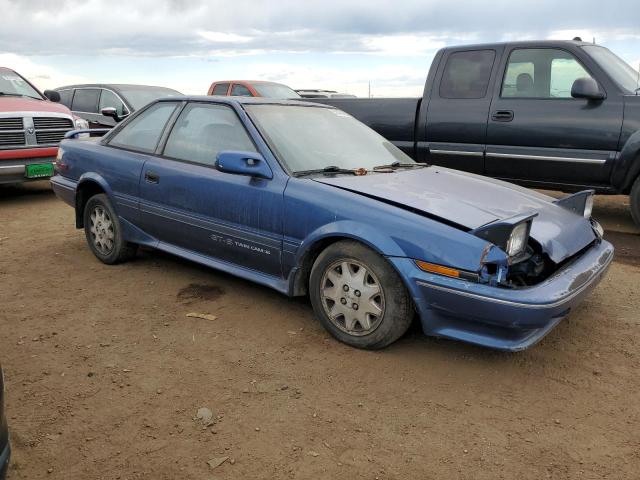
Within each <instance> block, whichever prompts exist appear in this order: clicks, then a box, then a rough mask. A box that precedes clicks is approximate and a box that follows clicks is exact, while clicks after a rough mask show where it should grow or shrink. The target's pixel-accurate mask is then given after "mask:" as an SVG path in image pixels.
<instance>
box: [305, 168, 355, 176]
mask: <svg viewBox="0 0 640 480" xmlns="http://www.w3.org/2000/svg"><path fill="white" fill-rule="evenodd" d="M357 172H358V169H349V168H341V167H338V166H336V165H328V166H326V167H324V168H316V169H313V170H300V171H298V172H294V173H293V175H294V176H296V177H301V176H304V175H313V174H314V173H350V174H351V175H358V173H357Z"/></svg>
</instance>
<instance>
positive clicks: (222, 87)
mask: <svg viewBox="0 0 640 480" xmlns="http://www.w3.org/2000/svg"><path fill="white" fill-rule="evenodd" d="M207 95H221V96H232V97H265V98H278V99H283V100H286V99H290V98H301V97H300V95H298V93H297V92H296V91H295V90H293V89H292V88H289V87H287V86H286V85H283V84H282V83H276V82H265V81H262V80H221V81H218V82H213V83H212V84H211V86H210V87H209V91H208V92H207Z"/></svg>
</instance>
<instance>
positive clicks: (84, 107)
mask: <svg viewBox="0 0 640 480" xmlns="http://www.w3.org/2000/svg"><path fill="white" fill-rule="evenodd" d="M99 98H100V89H98V88H77V89H76V93H75V95H74V96H73V105H72V107H71V110H73V111H74V112H86V113H98V99H99Z"/></svg>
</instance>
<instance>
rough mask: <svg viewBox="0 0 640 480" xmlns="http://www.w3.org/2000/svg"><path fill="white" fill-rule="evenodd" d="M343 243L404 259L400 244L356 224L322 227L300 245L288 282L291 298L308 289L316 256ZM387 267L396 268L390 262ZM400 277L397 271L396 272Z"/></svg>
mask: <svg viewBox="0 0 640 480" xmlns="http://www.w3.org/2000/svg"><path fill="white" fill-rule="evenodd" d="M342 240H351V241H355V242H358V243H361V244H363V245H364V246H365V247H368V248H370V249H371V250H373V251H374V252H376V253H378V254H379V255H380V256H382V257H386V256H406V255H405V253H404V252H403V251H402V249H401V248H400V247H399V245H398V244H397V243H396V242H395V241H393V239H392V238H390V237H388V236H386V235H383V234H381V233H380V231H378V230H374V229H372V228H370V227H368V226H366V225H360V224H356V223H355V222H337V224H334V225H332V226H330V227H323V228H321V229H319V230H318V231H316V232H314V233H313V234H311V235H309V236H308V237H307V239H306V240H305V241H304V242H303V243H302V244H301V245H300V247H299V249H298V251H297V252H296V261H295V268H294V270H293V272H292V273H293V275H292V277H291V280H290V287H289V290H290V294H291V296H302V295H306V294H307V292H308V290H309V288H308V286H309V276H310V274H311V268H312V267H313V264H314V263H315V261H316V259H317V258H318V255H320V253H322V252H323V251H324V250H325V249H326V248H327V247H329V246H330V245H332V244H334V243H337V242H340V241H342ZM389 264H390V265H391V266H392V268H394V269H395V266H393V264H392V263H391V262H389ZM398 274H399V275H401V273H400V272H398Z"/></svg>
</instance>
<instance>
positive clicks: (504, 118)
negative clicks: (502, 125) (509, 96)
mask: <svg viewBox="0 0 640 480" xmlns="http://www.w3.org/2000/svg"><path fill="white" fill-rule="evenodd" d="M491 120H493V121H495V122H510V121H511V120H513V110H496V111H495V112H493V113H492V114H491Z"/></svg>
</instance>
